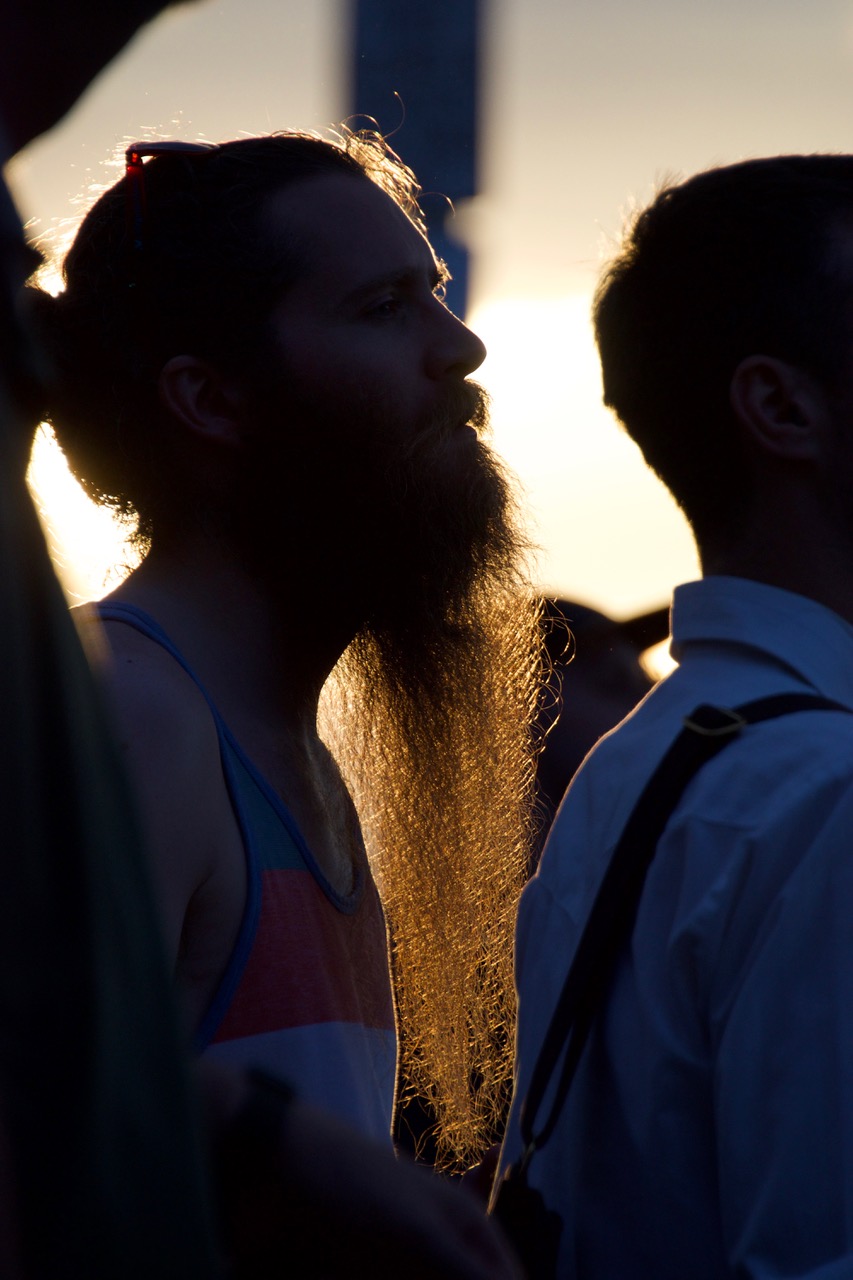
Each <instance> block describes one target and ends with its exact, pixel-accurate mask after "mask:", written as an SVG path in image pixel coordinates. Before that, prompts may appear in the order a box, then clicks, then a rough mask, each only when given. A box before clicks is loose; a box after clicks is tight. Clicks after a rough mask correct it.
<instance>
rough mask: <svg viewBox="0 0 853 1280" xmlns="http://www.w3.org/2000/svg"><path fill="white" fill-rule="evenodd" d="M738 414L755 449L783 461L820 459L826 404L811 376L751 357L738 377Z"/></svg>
mask: <svg viewBox="0 0 853 1280" xmlns="http://www.w3.org/2000/svg"><path fill="white" fill-rule="evenodd" d="M729 399H730V401H731V406H732V410H733V412H734V415H735V417H736V418H737V420H738V422H739V423H740V424H741V426H742V427H743V428H744V429H745V431H746V435H747V438H748V439H749V441H750V443H751V444H752V446H753V447H754V448H758V449H760V450H762V451H764V452H765V453H770V454H774V455H775V456H776V457H778V458H789V459H791V460H797V459H799V460H802V461H805V460H806V459H810V458H815V457H816V456H817V454H818V453H819V451H820V436H821V425H822V423H823V420H824V415H825V404H824V399H823V395H822V393H821V390H820V387H819V386H818V384H817V383H816V382H815V381H814V379H813V378H811V377H810V376H809V374H807V373H805V372H804V371H803V370H802V369H798V368H796V366H794V365H790V364H787V363H786V361H784V360H777V359H776V358H775V357H773V356H747V357H746V359H745V360H741V362H740V364H739V365H738V366H737V368H736V369H735V371H734V374H733V375H732V380H731V384H730V387H729Z"/></svg>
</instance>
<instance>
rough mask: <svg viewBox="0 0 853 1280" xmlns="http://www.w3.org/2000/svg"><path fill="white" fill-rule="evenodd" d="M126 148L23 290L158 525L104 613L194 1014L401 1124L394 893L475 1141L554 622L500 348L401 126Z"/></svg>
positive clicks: (283, 1070)
mask: <svg viewBox="0 0 853 1280" xmlns="http://www.w3.org/2000/svg"><path fill="white" fill-rule="evenodd" d="M146 156H147V157H149V158H148V159H145V157H146ZM128 161H129V164H128V175H127V176H126V178H125V179H124V180H123V181H121V182H119V183H118V184H117V185H116V186H114V187H113V188H112V189H110V190H108V191H107V192H106V193H105V194H104V195H102V197H101V198H100V200H99V201H98V202H97V204H96V205H95V206H94V207H93V209H92V210H91V211H90V213H89V214H88V215H87V217H86V219H85V220H84V222H83V224H82V226H81V228H80V231H79V233H78V235H77V238H76V240H75V243H74V245H73V247H72V248H71V250H70V252H69V254H68V256H67V258H66V261H65V264H64V277H65V285H66V287H65V291H64V292H63V293H62V294H61V295H60V296H59V297H57V298H55V299H54V298H50V297H49V296H48V295H46V294H44V293H35V294H34V296H33V310H34V314H35V318H36V320H37V322H38V324H39V328H40V331H41V333H42V334H43V336H44V339H45V341H46V343H47V345H48V347H49V349H50V350H51V351H52V352H53V353H54V362H55V369H56V377H55V379H54V383H53V386H52V388H51V398H50V403H49V405H48V406H47V410H48V412H47V414H46V417H47V418H48V420H49V421H50V422H51V423H52V424H53V426H54V428H55V430H56V433H57V436H58V439H59V441H60V443H61V445H62V447H63V449H64V451H65V453H66V456H67V457H68V459H69V462H70V465H71V467H72V470H73V471H74V473H75V474H76V475H77V477H78V478H79V479H80V481H81V482H82V484H83V485H84V487H85V488H86V489H87V491H88V492H89V493H90V494H91V495H93V496H94V497H95V498H97V499H98V500H99V501H101V502H106V503H108V504H110V505H111V506H112V507H113V508H114V509H115V510H116V511H117V512H118V513H120V514H122V515H124V516H128V515H130V514H131V513H133V514H134V515H135V517H136V521H137V523H136V530H135V534H134V537H135V539H136V542H137V544H138V545H139V546H140V548H141V549H142V550H143V552H144V555H143V558H142V560H141V563H140V564H139V566H138V567H137V568H136V569H135V570H134V571H133V572H132V573H131V574H130V575H129V577H128V578H127V579H126V580H125V581H124V583H123V584H122V585H121V586H120V587H119V588H118V589H117V590H116V591H114V592H113V593H112V594H111V595H110V596H108V597H107V598H106V599H105V600H104V601H102V602H101V603H100V604H99V605H98V606H96V608H95V610H94V613H95V614H96V615H97V616H99V617H100V619H101V620H102V621H103V630H104V633H105V636H106V640H107V644H108V648H109V651H110V655H111V664H110V666H111V680H110V683H111V687H112V694H113V701H114V703H115V708H116V715H117V719H118V726H119V732H120V736H121V740H122V742H123V745H124V749H125V752H126V756H127V761H128V765H129V768H130V771H131V776H132V778H133V779H134V781H135V783H136V789H137V794H138V800H139V805H140V810H141V814H142V818H143V822H144V825H145V829H146V834H147V843H148V847H149V849H150V851H151V857H152V861H153V868H154V877H155V883H156V885H157V886H158V890H159V897H160V901H161V904H162V915H163V924H164V930H165V937H166V943H167V947H168V950H169V953H170V955H171V957H172V958H173V961H174V966H175V974H176V980H177V983H178V986H179V989H180V992H181V994H182V997H183V999H184V1002H185V1005H186V1008H187V1011H188V1016H189V1018H190V1020H191V1023H192V1028H193V1032H194V1035H195V1042H196V1045H197V1047H198V1049H199V1050H200V1051H203V1052H205V1053H206V1054H208V1055H211V1056H213V1057H216V1058H218V1059H220V1060H222V1061H224V1062H226V1063H232V1064H233V1063H239V1064H257V1065H260V1066H262V1067H263V1068H265V1069H266V1070H268V1071H272V1072H274V1073H276V1074H279V1075H281V1076H282V1077H283V1078H285V1079H287V1080H288V1081H289V1082H290V1083H291V1084H293V1085H295V1086H296V1087H297V1089H298V1090H299V1092H300V1094H301V1095H303V1096H304V1097H305V1098H306V1099H307V1100H308V1101H312V1102H315V1103H319V1104H320V1105H322V1106H324V1107H325V1108H327V1109H329V1110H331V1111H332V1112H334V1113H336V1114H337V1115H338V1116H341V1117H343V1118H345V1119H346V1120H348V1121H349V1122H351V1123H354V1124H355V1125H356V1126H357V1127H359V1128H360V1129H361V1131H362V1132H365V1133H368V1134H372V1135H380V1134H381V1135H384V1136H387V1134H388V1133H389V1130H390V1125H391V1113H392V1103H393V1090H394V1079H395V1069H394V1067H395V1032H394V1016H393V1010H392V999H391V987H390V983H389V973H388V961H387V950H386V933H385V921H384V919H383V907H384V911H385V913H387V918H388V925H389V930H390V936H391V937H392V939H393V944H394V960H393V971H394V977H395V985H396V995H397V1004H398V1010H399V1014H400V1018H401V1021H402V1024H403V1026H404V1027H405V1032H406V1044H407V1047H408V1050H409V1052H410V1066H409V1070H408V1079H409V1080H411V1081H412V1082H413V1083H414V1084H415V1085H416V1086H417V1087H419V1088H421V1089H426V1090H427V1092H428V1093H429V1094H430V1096H431V1097H432V1099H433V1101H434V1103H435V1105H436V1108H437V1111H438V1114H439V1116H440V1119H441V1121H442V1123H443V1131H444V1139H445V1147H446V1149H448V1150H452V1151H454V1152H456V1153H457V1154H458V1155H460V1156H465V1155H467V1154H469V1153H471V1152H472V1151H473V1150H475V1149H476V1148H477V1146H478V1145H481V1144H482V1143H483V1141H485V1140H486V1139H487V1138H488V1137H489V1136H490V1134H489V1125H490V1122H491V1119H492V1117H493V1116H494V1115H495V1114H496V1113H497V1108H498V1107H499V1106H500V1104H501V1101H502V1098H503V1092H504V1090H505V1087H506V1083H507V1078H508V1074H509V1071H508V1062H507V1058H508V1054H509V1048H508V1046H509V1045H510V1044H511V1037H510V1036H509V1035H508V1034H507V1024H508V1023H509V1022H510V1020H511V1012H512V1005H511V998H510V995H509V992H510V990H511V974H510V965H511V945H510V937H511V929H512V920H513V905H514V899H515V896H516V893H517V890H518V888H519V886H520V882H521V878H522V875H523V868H524V862H525V854H526V843H527V836H528V823H529V799H530V795H531V789H532V758H531V752H530V749H529V748H530V728H529V726H530V721H531V717H532V714H533V712H534V710H535V698H536V682H537V652H538V644H537V631H536V625H535V617H534V611H533V607H532V605H531V606H528V605H526V604H525V603H524V594H523V592H522V591H521V587H522V578H521V573H520V569H519V565H520V563H521V561H522V559H523V554H522V553H523V551H524V540H523V538H522V537H521V536H520V535H519V533H518V532H517V529H516V521H515V515H514V507H513V502H512V499H511V494H510V488H509V486H508V484H507V481H506V479H505V478H504V476H503V474H502V471H501V468H500V465H499V464H498V462H497V461H496V460H495V458H494V457H493V455H492V454H491V453H490V451H489V449H488V448H487V446H486V445H485V444H484V443H483V440H482V432H483V429H484V425H485V417H486V413H485V402H484V397H483V394H482V392H480V391H479V389H478V388H477V387H476V386H475V385H474V384H472V383H471V382H469V381H468V375H469V374H471V373H472V372H473V370H474V369H476V368H477V367H478V365H479V364H480V363H481V361H482V360H483V358H484V355H485V350H484V348H483V345H482V343H481V342H480V341H479V339H478V338H477V337H475V335H474V334H472V333H471V332H470V331H469V330H468V329H467V328H466V327H465V326H464V325H463V324H462V323H461V322H460V321H459V320H457V319H456V318H455V317H454V316H453V315H452V314H451V313H450V312H449V311H448V310H447V308H446V307H445V306H444V303H443V301H442V280H443V267H442V264H441V263H439V262H438V261H437V260H436V259H435V257H434V255H433V252H432V250H431V248H430V246H429V243H428V240H427V238H426V235H425V231H424V226H423V221H422V218H421V215H420V212H419V209H418V205H417V194H418V188H417V186H416V184H415V182H414V179H413V176H412V175H411V173H410V172H409V171H408V170H407V169H406V168H405V167H404V166H403V165H402V164H401V163H400V161H399V160H398V159H397V157H396V156H394V155H393V153H391V152H390V151H389V150H388V149H387V148H386V147H385V146H384V144H382V143H381V141H380V140H378V139H376V138H374V137H369V136H363V135H360V136H355V135H350V134H346V135H343V136H340V137H337V138H335V139H332V140H321V139H319V138H317V137H314V136H310V135H300V134H280V135H274V136H271V137H265V138H249V139H243V140H240V141H236V142H229V143H225V144H223V145H221V146H218V147H213V148H206V147H202V146H200V145H196V146H184V145H182V144H165V145H164V144H162V143H161V144H144V146H143V145H141V146H140V147H138V148H136V149H134V148H131V149H130V150H129V152H128ZM331 673H334V679H333V680H332V681H330V680H329V676H330V674H331ZM324 689H325V695H324V699H323V703H324V705H323V713H324V715H323V723H324V725H325V726H326V727H325V728H324V732H323V736H322V737H321V734H320V731H319V729H318V707H319V705H320V697H321V692H322V691H324ZM330 735H331V737H330ZM332 741H333V746H334V755H333V754H331V752H330V750H329V747H328V746H327V742H332ZM344 777H345V778H346V782H345V781H344ZM351 797H353V798H354V800H355V804H354V803H353V798H351ZM357 812H358V815H359V816H357ZM359 817H360V818H361V824H363V826H364V831H365V836H366V844H367V846H368V848H369V851H370V864H368V860H367V857H366V852H365V842H364V841H363V839H362V834H361V824H360V822H359ZM371 867H372V869H373V871H374V872H375V875H376V881H377V882H378V885H379V889H380V891H381V894H382V906H380V899H379V897H378V895H377V892H376V888H375V886H374V880H373V878H372V875H371Z"/></svg>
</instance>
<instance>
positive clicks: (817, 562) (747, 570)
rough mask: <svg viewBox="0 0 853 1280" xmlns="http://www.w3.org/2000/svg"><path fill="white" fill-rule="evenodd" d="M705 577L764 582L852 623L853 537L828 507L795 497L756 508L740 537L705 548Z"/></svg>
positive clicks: (703, 563) (799, 496) (844, 523)
mask: <svg viewBox="0 0 853 1280" xmlns="http://www.w3.org/2000/svg"><path fill="white" fill-rule="evenodd" d="M700 558H701V562H702V572H703V574H704V575H705V576H709V575H712V574H730V575H733V576H734V577H739V578H749V579H751V580H752V581H754V582H765V583H767V584H768V586H771V587H780V588H782V589H783V590H785V591H793V592H796V593H797V594H798V595H802V596H806V597H807V598H808V599H810V600H815V601H817V603H818V604H822V605H825V606H826V607H827V608H829V609H832V610H833V611H834V612H835V613H837V614H838V615H839V616H840V617H842V618H844V620H845V621H846V622H849V623H853V533H851V530H849V529H848V528H847V527H846V521H844V520H843V519H840V518H837V516H835V515H834V514H833V512H832V510H831V508H830V507H829V506H828V504H826V503H823V502H816V501H811V500H809V498H808V495H807V496H806V499H805V500H804V499H803V498H802V495H798V494H796V493H794V494H790V495H786V498H785V499H784V500H781V499H779V498H778V496H777V499H776V501H775V502H773V503H772V504H769V503H759V504H756V509H755V510H754V512H753V514H752V516H751V518H750V519H749V521H748V522H747V525H746V526H745V527H744V528H743V530H742V531H740V532H739V533H738V535H737V536H736V537H733V538H731V539H729V540H728V541H725V542H723V541H720V542H717V543H715V544H714V545H710V544H706V545H705V546H703V547H700Z"/></svg>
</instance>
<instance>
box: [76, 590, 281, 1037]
mask: <svg viewBox="0 0 853 1280" xmlns="http://www.w3.org/2000/svg"><path fill="white" fill-rule="evenodd" d="M94 609H95V612H96V614H97V616H98V617H99V618H100V619H101V621H102V622H124V623H126V624H127V625H128V626H130V627H133V629H134V630H135V631H138V632H139V634H140V635H143V636H145V637H146V638H147V639H149V640H152V641H153V642H154V643H155V644H159V646H160V647H161V649H163V650H165V652H166V653H168V654H169V656H170V657H171V658H173V659H174V660H175V662H177V664H178V666H179V667H181V669H182V670H183V671H184V672H186V674H187V676H189V678H190V680H192V682H193V684H194V685H195V686H196V688H197V689H198V691H199V693H200V694H201V696H202V697H203V698H204V701H205V703H206V704H207V709H208V711H209V712H210V715H211V718H212V720H213V725H214V728H215V730H216V737H217V741H218V743H219V758H220V761H221V763H222V775H223V778H224V779H225V788H226V790H227V792H228V799H229V801H230V803H231V810H232V812H233V814H234V817H235V820H236V822H237V826H238V829H239V831H240V838H241V840H242V843H243V853H244V856H245V861H246V905H245V907H244V909H243V918H242V920H241V921H240V930H239V933H238V934H237V941H236V942H235V944H234V948H233V950H232V952H231V955H230V957H229V960H228V964H227V966H226V969H225V972H224V974H223V975H222V978H221V979H220V981H219V984H218V986H217V988H216V991H215V992H214V994H213V997H212V999H211V1001H210V1004H209V1005H208V1007H207V1010H206V1012H205V1014H204V1016H203V1018H202V1020H201V1023H200V1024H199V1026H198V1029H197V1030H196V1031H195V1033H194V1035H193V1037H192V1047H193V1050H194V1052H196V1053H201V1051H202V1050H203V1049H205V1048H207V1046H208V1045H209V1044H210V1042H211V1041H212V1039H213V1037H214V1036H215V1035H216V1031H217V1028H218V1027H219V1024H220V1022H221V1021H222V1019H223V1017H224V1016H225V1013H226V1010H227V1009H228V1007H229V1005H230V1003H231V1000H232V999H233V997H234V993H235V991H236V990H237V987H238V985H239V983H240V979H241V978H242V976H243V970H244V969H245V967H246V962H247V960H248V958H249V955H250V953H251V950H252V945H253V943H254V941H255V934H256V932H257V928H258V920H259V918H260V912H261V880H260V870H259V862H258V851H257V848H256V845H255V840H254V837H253V834H252V830H251V825H250V823H249V820H248V815H247V814H246V811H245V806H244V805H243V803H242V801H241V799H240V788H239V786H238V785H237V780H236V777H235V774H234V754H236V753H239V748H237V745H236V743H234V742H233V740H232V739H231V735H230V734H229V732H228V730H227V728H226V726H225V724H224V722H223V720H222V718H221V716H220V715H219V712H218V711H217V710H216V707H215V705H214V704H213V702H212V701H211V698H210V695H209V694H208V692H207V690H206V689H205V687H204V685H203V684H202V683H201V681H200V680H199V679H198V677H197V676H196V674H195V672H194V671H193V669H192V667H190V666H189V664H188V663H187V661H186V659H185V658H184V657H183V655H182V654H181V653H180V651H179V650H178V649H176V647H175V645H174V644H173V643H172V641H171V640H170V639H169V637H168V636H167V635H166V633H165V632H164V631H163V630H162V628H161V627H160V626H159V625H158V624H157V623H156V622H155V620H154V619H153V618H152V617H150V616H149V615H148V614H147V613H145V612H144V610H142V609H137V608H136V606H135V605H128V604H99V603H96V604H95V606H94Z"/></svg>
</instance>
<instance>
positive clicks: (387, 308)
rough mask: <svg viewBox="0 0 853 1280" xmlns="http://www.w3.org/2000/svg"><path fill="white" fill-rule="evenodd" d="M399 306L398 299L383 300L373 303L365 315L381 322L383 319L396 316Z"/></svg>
mask: <svg viewBox="0 0 853 1280" xmlns="http://www.w3.org/2000/svg"><path fill="white" fill-rule="evenodd" d="M401 305H402V304H401V302H400V299H399V298H383V299H382V301H381V302H374V303H373V305H372V306H370V307H368V310H367V314H368V315H370V316H375V317H376V318H377V319H378V320H382V319H383V318H385V317H390V316H393V315H396V314H397V312H398V311H399V310H400V307H401Z"/></svg>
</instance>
